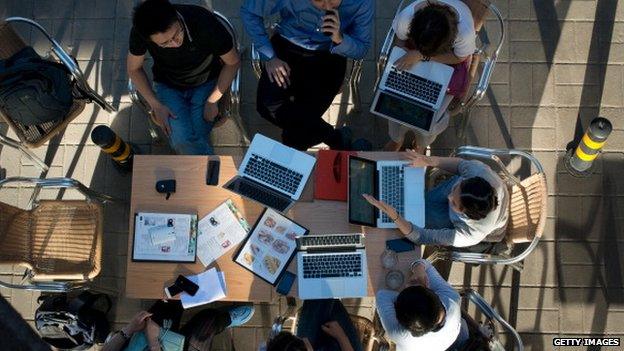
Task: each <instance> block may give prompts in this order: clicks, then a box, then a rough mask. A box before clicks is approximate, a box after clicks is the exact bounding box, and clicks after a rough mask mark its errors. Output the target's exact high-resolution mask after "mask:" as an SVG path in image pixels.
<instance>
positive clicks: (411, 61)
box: [394, 50, 423, 71]
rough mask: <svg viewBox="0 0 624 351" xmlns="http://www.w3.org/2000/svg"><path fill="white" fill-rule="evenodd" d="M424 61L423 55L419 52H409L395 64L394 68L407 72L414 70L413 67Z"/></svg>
mask: <svg viewBox="0 0 624 351" xmlns="http://www.w3.org/2000/svg"><path fill="white" fill-rule="evenodd" d="M422 59H423V55H422V54H421V53H420V52H418V50H409V51H408V52H407V53H406V54H405V55H403V56H401V58H399V59H398V60H396V62H394V66H395V67H396V68H397V69H399V70H401V71H405V70H408V69H410V68H412V66H413V65H415V64H417V63H418V62H420V61H421V60H422Z"/></svg>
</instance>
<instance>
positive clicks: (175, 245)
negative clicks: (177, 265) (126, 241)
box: [132, 212, 197, 262]
mask: <svg viewBox="0 0 624 351" xmlns="http://www.w3.org/2000/svg"><path fill="white" fill-rule="evenodd" d="M160 228H167V230H168V231H170V232H172V233H174V234H173V235H174V236H175V238H174V240H172V241H169V240H166V241H164V242H160V243H157V244H156V245H155V243H154V242H153V240H152V235H151V234H150V230H151V231H154V230H156V231H158V230H159V229H160ZM196 231H197V215H191V214H175V213H147V212H140V213H138V214H137V215H136V216H135V225H134V242H133V252H132V258H133V259H134V260H138V261H172V262H194V261H195V250H196V248H197V244H196V237H197V233H196Z"/></svg>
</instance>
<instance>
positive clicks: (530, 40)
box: [0, 0, 624, 351]
mask: <svg viewBox="0 0 624 351" xmlns="http://www.w3.org/2000/svg"><path fill="white" fill-rule="evenodd" d="M136 2H137V1H129V0H0V16H3V17H4V16H24V17H30V18H34V19H35V20H37V21H38V22H39V23H40V24H42V25H43V26H44V27H45V28H47V29H48V30H50V32H51V33H52V34H53V36H54V37H55V38H57V39H58V40H60V41H61V43H62V44H63V45H64V46H66V47H68V48H70V50H71V51H72V53H74V54H75V56H76V57H77V59H78V61H79V63H80V65H81V67H83V69H84V70H85V73H86V74H88V76H89V79H90V82H91V84H92V86H95V87H97V90H98V91H99V92H100V93H101V94H103V95H104V96H105V97H106V98H107V100H110V101H111V102H112V103H113V104H114V105H115V106H117V107H118V109H119V112H118V113H117V114H113V115H110V114H107V113H106V112H103V111H101V110H100V109H98V108H94V107H93V106H89V107H87V109H86V110H85V111H84V112H83V114H82V115H81V116H80V117H79V118H78V119H77V120H76V121H75V122H73V123H72V124H71V125H70V126H69V128H67V130H66V131H65V132H64V133H62V134H61V135H59V136H58V137H57V138H55V139H53V141H52V142H51V143H50V144H49V145H46V146H44V147H41V148H39V149H37V150H36V152H37V154H38V155H40V156H41V157H43V158H45V159H46V160H47V161H48V164H51V167H50V171H49V173H48V175H47V176H48V177H55V176H67V177H73V178H75V179H78V180H80V181H81V182H83V183H84V184H87V185H90V186H91V187H92V188H94V189H96V190H99V191H102V192H104V193H107V194H109V195H112V196H117V197H120V198H124V199H128V197H129V193H130V178H129V177H128V176H120V175H119V174H118V173H117V172H116V171H115V170H114V168H113V167H112V164H111V161H110V160H109V159H108V158H107V157H105V156H104V155H102V154H101V153H100V150H99V148H97V147H96V146H95V145H93V144H92V143H91V141H90V138H89V133H90V131H91V130H92V129H93V128H94V127H95V126H97V125H102V124H104V125H110V126H111V127H112V128H113V129H114V130H115V131H116V132H117V133H119V134H120V136H121V137H122V138H124V139H126V140H129V141H132V142H134V143H137V144H139V145H140V147H141V148H142V150H143V151H144V152H162V151H163V150H161V149H152V147H151V145H150V139H149V134H148V133H147V122H146V116H145V115H144V114H143V113H142V112H141V111H140V110H139V108H138V107H136V106H132V104H131V103H130V100H129V97H128V95H127V92H126V90H125V86H126V79H127V77H126V73H125V55H126V52H127V40H128V33H129V30H130V25H131V23H130V22H131V20H130V16H131V9H132V6H133V5H134V4H135V3H136ZM186 2H189V1H186ZM397 2H398V1H396V0H377V15H376V18H375V36H374V39H375V44H374V45H373V48H372V49H371V50H370V52H369V54H368V55H367V57H366V60H365V63H364V70H363V76H362V84H361V91H362V95H363V100H364V103H365V106H364V110H366V109H367V108H368V107H367V106H366V104H369V103H370V100H371V97H372V96H371V95H372V88H373V87H372V85H373V83H374V79H375V56H376V54H377V53H378V50H379V47H380V45H381V42H382V40H383V38H384V36H385V32H386V30H387V28H388V26H389V24H390V22H391V19H392V17H393V15H394V11H395V10H394V6H395V4H396V3H397ZM191 3H204V2H203V1H191ZM207 3H208V4H209V5H211V6H212V7H213V8H214V9H216V10H218V11H220V12H222V13H223V14H225V15H226V16H228V17H229V18H230V19H231V20H232V22H233V23H234V24H235V26H236V27H237V30H238V32H239V35H240V38H241V42H242V45H243V49H244V51H243V53H242V56H243V57H244V62H243V79H242V83H241V89H242V105H241V115H242V118H243V122H244V125H245V128H246V129H247V133H248V134H249V135H252V133H254V132H256V131H262V132H263V133H266V134H268V135H269V136H275V137H277V136H279V132H278V131H277V130H276V129H275V128H274V127H272V126H271V125H269V124H267V122H265V121H264V120H262V119H261V118H260V117H259V116H258V114H257V113H256V112H255V91H256V90H255V89H256V85H257V82H256V79H255V77H254V76H253V73H252V70H251V66H250V62H249V37H248V36H247V35H246V34H245V33H243V31H242V26H241V21H240V18H239V14H238V8H239V6H240V0H213V1H210V0H207ZM494 3H495V4H496V6H497V7H498V8H499V9H500V10H501V12H502V14H503V16H504V17H505V19H506V21H507V26H508V27H507V33H508V37H507V40H506V42H505V44H504V48H503V52H502V56H501V59H500V61H499V63H498V64H497V66H496V69H495V73H494V76H493V79H492V84H491V88H490V90H488V92H487V95H486V97H485V98H484V99H483V100H482V101H481V102H480V103H479V106H478V107H477V108H475V110H474V111H473V115H472V122H471V125H470V128H469V130H468V133H467V140H466V141H465V143H466V144H472V145H480V146H488V147H495V148H517V149H522V150H528V151H532V152H533V153H535V154H536V155H537V157H538V158H539V159H540V161H541V162H542V163H543V165H544V167H545V168H546V171H547V180H548V186H549V199H548V206H549V216H548V222H547V225H546V232H545V234H544V239H543V241H542V242H541V243H540V244H539V246H538V248H537V249H536V251H535V252H533V254H532V255H531V256H530V257H529V258H528V259H527V260H526V261H525V269H524V271H523V272H522V273H517V272H513V271H512V270H511V269H508V268H501V267H482V268H479V267H472V268H471V267H465V266H463V265H455V266H454V267H453V269H452V272H451V278H450V279H451V281H452V283H453V284H454V285H456V286H457V287H462V286H472V287H473V288H474V289H476V290H477V291H479V292H480V293H482V295H484V296H485V298H486V300H488V301H492V302H493V306H495V307H496V308H497V309H498V310H499V311H500V312H501V314H502V315H503V316H504V317H505V318H506V319H507V320H509V321H510V322H511V323H512V324H513V325H515V326H516V329H517V330H518V331H519V332H520V333H521V335H522V338H523V340H524V343H525V345H526V346H527V349H528V350H547V349H556V348H555V347H553V346H552V338H553V337H554V336H579V335H584V336H586V335H605V334H607V335H617V336H619V337H623V336H624V272H623V271H624V258H623V257H622V252H624V251H623V250H622V248H623V247H624V230H623V225H624V154H622V150H624V127H623V124H622V114H623V113H624V86H623V81H624V79H623V78H624V76H623V75H624V72H623V65H624V5H622V4H621V3H620V4H618V2H617V1H616V0H577V1H571V0H561V1H554V0H543V1H542V0H534V1H528V0H504V1H494ZM20 28H21V29H24V27H20ZM22 34H23V36H24V37H25V39H26V40H27V41H29V42H30V43H32V45H34V46H35V47H36V48H38V49H41V50H45V49H46V42H45V41H44V40H43V38H41V37H40V36H39V35H38V34H37V33H34V32H31V31H22ZM0 45H1V43H0ZM579 106H581V107H579ZM352 107H353V106H352V105H351V104H350V99H349V97H348V94H343V95H340V96H338V97H337V98H336V100H335V104H334V105H333V106H332V107H331V109H330V110H329V111H328V113H327V116H326V117H327V118H328V119H329V120H330V121H332V123H347V124H348V125H351V126H352V127H353V128H354V130H355V132H356V136H358V137H360V136H362V137H367V138H369V139H371V140H372V141H373V142H374V144H375V145H376V146H377V147H379V146H381V145H383V143H384V142H385V141H386V140H387V136H386V135H387V134H386V130H387V127H386V123H385V122H383V121H382V120H380V119H379V118H376V117H373V116H372V115H370V114H367V113H364V114H361V115H358V114H355V113H352ZM598 115H602V116H604V117H607V118H609V119H610V120H611V121H612V122H613V125H614V131H613V133H612V135H611V137H610V138H609V140H608V141H607V143H606V148H605V152H604V153H603V154H602V155H601V156H600V157H599V159H598V162H597V167H596V171H595V173H594V174H593V175H592V176H591V177H589V178H587V179H577V178H573V177H571V176H570V175H568V174H567V173H565V171H564V168H563V166H562V161H561V160H562V157H563V155H564V153H565V150H566V145H567V144H568V143H569V142H570V141H572V140H573V139H574V138H575V135H577V134H578V133H579V131H582V130H584V129H585V128H586V127H587V126H588V123H589V121H590V120H591V119H592V118H594V117H596V116H598ZM451 124H452V125H451V126H450V127H449V128H448V130H447V131H446V132H445V133H443V135H442V136H441V137H440V138H439V139H438V140H437V141H436V142H435V143H434V145H433V151H434V152H435V153H436V154H448V153H449V152H450V151H451V150H452V149H453V148H455V147H457V146H459V145H462V144H464V141H461V140H458V139H457V138H456V136H455V135H456V134H455V132H456V131H455V126H454V123H453V122H451ZM6 130H7V126H6V125H4V124H0V132H1V133H6ZM373 133H374V134H373ZM11 134H12V133H10V132H9V135H11ZM213 138H214V143H215V145H217V146H218V148H217V152H218V153H222V154H234V153H240V152H242V150H241V149H240V144H239V140H240V139H239V136H238V135H237V132H236V130H235V128H233V125H231V124H229V125H227V126H226V127H224V128H221V129H219V130H218V133H214V134H213ZM0 168H1V169H2V170H4V172H6V176H18V175H19V176H38V175H39V172H38V170H37V169H36V168H35V167H34V166H33V165H32V163H31V162H30V161H29V160H27V159H25V158H24V157H20V155H19V153H17V152H16V151H15V150H13V149H9V148H2V149H0ZM27 196H28V195H27V194H26V193H25V191H24V190H23V189H7V190H3V192H2V193H0V199H1V200H2V201H5V202H9V203H18V204H24V203H25V202H26V201H27V200H28V198H27ZM46 196H55V194H51V193H50V194H46ZM66 196H72V194H71V193H69V194H66ZM128 211H129V210H128V208H127V207H124V206H117V205H116V206H107V207H106V236H105V256H104V268H103V271H102V273H101V274H100V277H99V278H98V279H97V284H98V285H99V286H101V287H107V288H109V289H111V290H112V291H113V292H116V293H117V294H118V296H119V299H118V303H117V305H116V308H115V310H114V311H113V312H114V314H113V317H114V320H115V323H116V327H120V326H122V325H123V324H124V323H126V322H127V321H128V320H129V319H130V317H131V316H132V315H133V314H134V313H135V312H136V311H138V310H139V309H141V308H146V307H147V306H148V305H149V302H148V301H139V300H129V299H125V298H123V288H124V285H125V283H124V277H125V267H126V253H127V235H128ZM21 273H22V270H20V269H13V267H10V266H9V267H7V266H0V279H4V280H13V281H18V280H19V279H20V278H21V277H20V274H21ZM0 293H2V295H3V296H5V297H6V298H7V299H9V300H10V302H11V303H12V305H13V306H14V307H15V308H16V309H17V310H18V311H19V312H20V313H21V314H22V315H23V316H24V318H26V319H27V320H29V321H32V318H33V314H34V310H35V308H36V307H37V303H36V294H33V293H30V292H21V291H10V290H4V289H3V290H0ZM348 305H349V309H351V310H352V311H353V312H358V313H361V314H364V315H368V316H371V315H372V313H373V309H372V307H371V306H372V305H373V303H372V300H371V299H365V300H363V301H356V300H355V301H348ZM280 310H283V306H280V305H279V303H277V302H276V303H274V304H264V305H259V306H258V311H257V313H256V316H255V317H254V318H253V320H252V321H251V322H250V323H249V324H248V325H245V326H244V327H241V328H236V329H235V330H234V337H235V342H236V344H237V345H236V346H237V350H239V351H241V350H243V351H245V350H255V345H257V344H258V342H259V341H261V340H264V339H265V337H266V334H267V333H268V327H269V326H270V324H271V321H272V318H273V317H275V315H277V313H278V312H279V311H280ZM227 342H228V341H227V339H226V338H225V335H222V336H220V337H219V339H218V340H217V343H215V345H214V349H215V350H229V346H228V344H227ZM563 349H565V350H572V349H574V348H563ZM606 349H608V348H606Z"/></svg>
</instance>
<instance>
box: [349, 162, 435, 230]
mask: <svg viewBox="0 0 624 351" xmlns="http://www.w3.org/2000/svg"><path fill="white" fill-rule="evenodd" d="M362 194H370V195H373V196H374V197H375V198H376V199H379V200H381V201H384V202H386V203H388V204H389V205H391V206H392V207H394V208H395V209H396V210H397V211H398V212H399V214H400V215H401V216H403V218H405V219H407V220H408V221H410V222H412V223H414V224H415V225H417V226H420V227H424V226H425V168H424V167H409V162H408V161H400V160H398V161H371V160H368V159H365V158H361V157H356V156H350V157H349V196H348V199H347V200H348V204H349V223H353V224H360V225H366V226H369V227H377V228H396V227H397V225H396V224H395V223H394V221H393V220H392V219H391V218H390V217H389V216H388V215H386V214H385V213H384V212H382V211H379V210H378V209H377V208H376V207H375V206H373V205H371V204H370V203H369V202H368V201H366V199H365V198H364V197H363V196H362Z"/></svg>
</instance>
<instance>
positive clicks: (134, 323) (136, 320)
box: [123, 311, 152, 336]
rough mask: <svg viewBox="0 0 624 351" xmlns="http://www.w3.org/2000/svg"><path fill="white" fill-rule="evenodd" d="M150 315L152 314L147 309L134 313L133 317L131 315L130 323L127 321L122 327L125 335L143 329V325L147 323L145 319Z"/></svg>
mask: <svg viewBox="0 0 624 351" xmlns="http://www.w3.org/2000/svg"><path fill="white" fill-rule="evenodd" d="M151 316H152V314H151V313H149V312H147V311H141V312H139V313H137V314H135V315H134V317H132V320H131V321H130V323H128V325H127V326H125V327H124V328H123V329H124V330H123V331H124V333H126V335H128V336H131V335H132V334H134V333H136V332H140V331H141V330H143V329H145V325H146V324H147V321H148V320H149V318H150V317H151Z"/></svg>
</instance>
